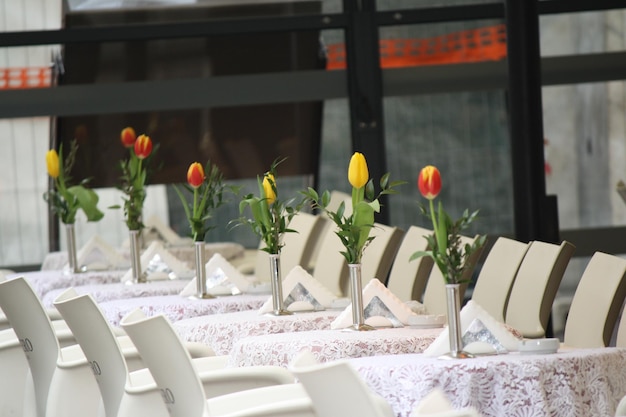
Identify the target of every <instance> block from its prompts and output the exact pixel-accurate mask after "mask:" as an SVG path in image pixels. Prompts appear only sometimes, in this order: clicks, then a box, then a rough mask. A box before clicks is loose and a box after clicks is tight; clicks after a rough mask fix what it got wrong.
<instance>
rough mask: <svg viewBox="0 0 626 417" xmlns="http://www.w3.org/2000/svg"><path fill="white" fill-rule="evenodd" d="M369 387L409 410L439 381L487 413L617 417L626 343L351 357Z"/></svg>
mask: <svg viewBox="0 0 626 417" xmlns="http://www.w3.org/2000/svg"><path fill="white" fill-rule="evenodd" d="M350 363H351V364H352V365H354V367H355V368H356V369H357V370H358V371H359V373H360V375H361V376H362V377H363V379H364V380H365V381H366V382H367V384H368V385H369V387H370V388H372V389H373V390H374V391H375V392H376V393H378V394H380V395H382V396H383V397H384V398H385V399H387V401H388V402H389V403H390V404H391V406H392V407H393V409H394V411H395V412H396V415H398V416H399V417H408V416H409V415H410V413H411V411H412V410H413V409H414V408H415V406H416V405H417V404H418V402H419V401H420V400H421V399H422V398H423V397H424V396H425V395H426V394H428V393H429V392H430V391H431V390H432V389H433V388H435V387H440V388H441V389H443V390H444V392H445V393H446V395H447V397H448V398H449V399H450V401H451V402H452V404H453V405H454V407H455V408H461V407H466V406H473V407H475V408H476V409H478V411H479V412H480V413H481V415H482V416H483V417H543V416H550V417H561V416H562V417H613V416H614V414H615V408H616V406H617V403H618V401H619V400H620V399H621V398H622V397H623V396H624V395H626V372H624V369H626V349H617V348H604V349H578V350H568V351H562V352H559V353H556V354H546V355H521V354H518V353H512V354H509V355H500V356H490V357H481V358H474V359H466V360H442V359H437V358H428V357H425V356H423V355H396V356H379V357H372V358H359V359H351V360H350Z"/></svg>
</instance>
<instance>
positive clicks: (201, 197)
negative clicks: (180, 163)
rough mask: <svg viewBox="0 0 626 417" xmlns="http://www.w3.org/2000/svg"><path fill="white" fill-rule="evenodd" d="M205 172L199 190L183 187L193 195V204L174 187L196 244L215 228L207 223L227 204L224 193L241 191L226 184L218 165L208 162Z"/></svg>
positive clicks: (184, 185) (188, 186)
mask: <svg viewBox="0 0 626 417" xmlns="http://www.w3.org/2000/svg"><path fill="white" fill-rule="evenodd" d="M204 172H205V173H207V175H206V178H205V180H204V181H203V183H202V185H200V186H199V187H198V188H193V187H191V186H190V185H189V184H183V187H184V188H185V189H186V190H187V191H188V192H190V193H192V194H193V202H192V203H189V202H188V201H187V199H186V198H185V196H184V195H183V193H182V191H181V190H180V189H179V187H178V186H176V185H174V190H176V193H177V194H178V197H179V198H180V201H181V202H182V204H183V208H184V209H185V215H186V216H187V220H188V222H189V228H190V229H191V235H192V238H193V240H194V241H196V242H201V241H203V240H204V237H205V235H206V234H207V233H208V232H209V231H210V230H212V229H214V228H215V226H213V225H209V224H207V222H208V220H210V219H211V218H212V217H213V212H214V211H215V210H216V209H217V208H218V207H220V206H222V205H223V204H225V203H226V202H227V201H226V200H225V199H224V191H231V192H233V193H237V192H238V190H239V188H238V187H234V186H226V185H225V184H224V176H223V174H222V172H221V171H220V170H219V168H218V166H217V165H215V164H211V161H207V163H206V165H205V167H204Z"/></svg>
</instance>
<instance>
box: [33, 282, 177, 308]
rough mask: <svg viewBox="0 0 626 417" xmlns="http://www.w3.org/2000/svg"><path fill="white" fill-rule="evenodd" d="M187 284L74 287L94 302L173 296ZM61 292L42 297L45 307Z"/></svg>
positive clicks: (160, 283) (57, 291)
mask: <svg viewBox="0 0 626 417" xmlns="http://www.w3.org/2000/svg"><path fill="white" fill-rule="evenodd" d="M188 283H189V280H183V279H173V280H164V281H148V282H147V283H145V284H122V283H120V282H119V278H118V281H117V283H114V284H91V285H79V286H74V289H75V290H76V292H77V293H78V294H91V295H92V296H93V298H94V300H96V302H98V303H101V302H104V301H110V300H121V299H126V298H136V297H150V296H155V295H175V294H178V293H180V292H181V291H182V289H183V288H184V287H185V285H187V284H188ZM62 292H63V289H57V290H52V291H49V292H48V293H46V294H45V295H44V296H43V297H42V300H41V301H42V303H43V305H44V306H45V307H48V308H51V307H54V305H53V303H54V300H55V299H56V298H57V297H58V296H59V295H60V294H61V293H62Z"/></svg>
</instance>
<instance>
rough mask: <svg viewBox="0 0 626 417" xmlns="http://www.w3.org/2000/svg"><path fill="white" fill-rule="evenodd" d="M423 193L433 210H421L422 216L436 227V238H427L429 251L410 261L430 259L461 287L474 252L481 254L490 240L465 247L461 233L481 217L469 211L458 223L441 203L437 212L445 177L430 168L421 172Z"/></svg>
mask: <svg viewBox="0 0 626 417" xmlns="http://www.w3.org/2000/svg"><path fill="white" fill-rule="evenodd" d="M417 186H418V188H419V190H420V193H421V194H422V196H424V198H426V199H427V200H428V202H429V209H426V207H424V206H423V205H421V206H420V209H421V211H422V214H424V215H425V216H427V217H429V218H430V219H431V221H432V224H433V234H432V235H429V236H426V239H427V240H428V247H429V250H427V251H418V252H415V253H414V254H412V255H411V257H410V259H409V260H410V261H412V260H414V259H417V258H419V257H422V256H429V257H431V258H432V259H433V261H434V262H435V263H436V264H437V267H438V268H439V270H440V271H441V274H442V275H443V277H444V279H445V280H446V283H448V284H461V283H463V281H462V280H461V277H462V275H463V272H464V271H465V269H466V268H467V266H468V260H469V259H470V257H471V256H472V254H473V253H474V252H476V251H477V250H479V249H480V248H481V247H482V246H483V245H484V244H485V240H486V236H484V235H482V236H478V237H477V238H476V239H474V241H473V242H472V243H471V244H469V243H468V244H465V245H463V243H462V241H461V232H462V231H463V230H465V229H467V228H468V227H469V226H470V224H471V223H472V222H473V221H474V220H475V219H476V217H477V216H478V210H476V211H474V212H472V213H470V212H469V211H468V210H467V209H466V210H465V211H464V212H463V214H462V215H461V217H460V218H459V219H457V220H452V218H451V217H450V216H449V215H448V213H446V211H445V210H444V209H443V205H442V203H441V201H439V204H438V207H437V211H435V204H434V200H435V198H436V197H437V196H438V195H439V192H440V191H441V174H440V172H439V170H438V169H437V168H436V167H434V166H432V165H427V166H425V167H424V168H422V170H421V171H420V174H419V176H418V179H417Z"/></svg>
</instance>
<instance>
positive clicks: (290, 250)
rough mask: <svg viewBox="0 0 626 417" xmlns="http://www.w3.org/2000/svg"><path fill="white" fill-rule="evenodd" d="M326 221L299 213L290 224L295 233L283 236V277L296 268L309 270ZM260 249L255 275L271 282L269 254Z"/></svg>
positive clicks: (281, 258) (319, 217) (322, 218)
mask: <svg viewBox="0 0 626 417" xmlns="http://www.w3.org/2000/svg"><path fill="white" fill-rule="evenodd" d="M326 221H327V220H326V219H325V218H324V217H321V216H316V215H313V214H309V213H304V212H299V213H298V214H296V215H295V216H294V217H293V218H292V219H291V222H289V225H288V228H289V229H293V230H295V232H288V233H285V234H284V235H283V244H284V246H283V248H282V249H281V251H280V268H281V271H282V274H283V276H285V275H286V274H287V273H289V271H291V270H292V269H293V267H295V266H298V265H300V266H302V267H303V268H305V269H307V268H308V266H309V264H310V263H311V262H312V257H313V253H314V250H315V247H316V246H317V243H318V240H319V238H320V235H321V233H322V231H323V230H324V229H325V223H326ZM262 247H263V245H261V246H260V247H259V250H258V252H257V255H256V260H255V266H254V274H255V276H256V278H257V279H259V280H260V281H267V282H269V281H270V267H269V265H270V261H269V254H268V253H267V252H265V251H263V250H261V248H262Z"/></svg>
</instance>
